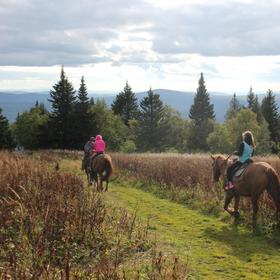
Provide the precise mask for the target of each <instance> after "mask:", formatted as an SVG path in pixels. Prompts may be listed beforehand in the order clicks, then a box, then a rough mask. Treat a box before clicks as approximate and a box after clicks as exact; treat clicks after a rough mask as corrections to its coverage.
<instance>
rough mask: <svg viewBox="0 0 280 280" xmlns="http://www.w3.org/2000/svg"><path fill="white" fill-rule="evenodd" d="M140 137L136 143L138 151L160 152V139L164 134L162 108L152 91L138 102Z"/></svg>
mask: <svg viewBox="0 0 280 280" xmlns="http://www.w3.org/2000/svg"><path fill="white" fill-rule="evenodd" d="M140 108H141V109H140V135H139V138H138V141H139V143H140V145H141V146H140V147H139V148H140V149H142V150H146V151H147V150H150V151H160V149H161V147H160V146H161V139H162V136H163V134H164V131H163V127H162V118H163V112H164V107H163V103H162V101H161V100H160V96H159V95H158V94H155V93H154V92H153V91H152V89H150V90H149V91H148V96H146V97H144V98H143V99H142V101H141V102H140Z"/></svg>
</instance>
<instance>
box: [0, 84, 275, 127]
mask: <svg viewBox="0 0 280 280" xmlns="http://www.w3.org/2000/svg"><path fill="white" fill-rule="evenodd" d="M153 91H154V92H155V93H157V94H159V95H160V98H161V100H162V101H163V102H164V103H165V104H167V105H169V106H171V107H173V108H174V109H176V110H178V111H179V112H180V113H181V114H182V116H183V117H184V118H188V113H189V110H190V106H191V105H192V104H193V99H194V96H195V92H183V91H176V90H167V89H155V90H153ZM116 95H117V94H100V93H93V92H90V93H89V97H93V98H94V99H95V100H96V99H104V100H105V102H106V103H107V104H108V105H111V103H112V102H113V100H114V99H115V97H116ZM146 95H147V92H138V93H136V96H137V98H138V101H139V102H140V101H141V100H142V99H143V97H144V96H146ZM209 95H210V101H211V103H213V104H214V110H215V114H216V119H217V121H219V122H222V121H224V117H225V114H226V111H227V109H228V107H229V102H230V100H231V98H232V96H233V95H229V94H223V93H216V92H213V93H211V92H210V93H209ZM263 96H264V94H258V97H259V101H261V100H262V98H263ZM246 98H247V95H238V96H237V99H238V100H239V102H240V103H241V105H245V104H246ZM48 99H49V92H40V93H30V92H19V91H17V92H0V108H2V109H3V114H4V115H5V116H6V117H7V118H8V120H9V121H10V122H14V121H15V119H16V117H17V114H18V113H22V112H24V111H26V110H29V109H30V108H31V107H32V106H34V104H35V103H36V101H38V102H39V103H44V104H45V106H46V108H47V109H48V110H50V109H51V104H50V102H49V101H48ZM276 100H277V104H278V106H279V107H280V95H276Z"/></svg>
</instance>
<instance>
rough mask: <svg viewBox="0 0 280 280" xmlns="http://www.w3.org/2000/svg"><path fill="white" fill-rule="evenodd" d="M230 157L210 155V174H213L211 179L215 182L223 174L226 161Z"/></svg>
mask: <svg viewBox="0 0 280 280" xmlns="http://www.w3.org/2000/svg"><path fill="white" fill-rule="evenodd" d="M230 157H231V155H230V156H228V157H224V156H223V155H215V156H214V155H211V158H212V160H213V163H212V174H213V179H214V181H215V182H218V181H219V178H220V176H221V175H222V174H224V173H225V170H226V167H227V164H228V160H229V158H230Z"/></svg>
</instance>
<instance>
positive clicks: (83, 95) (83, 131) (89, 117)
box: [73, 77, 96, 149]
mask: <svg viewBox="0 0 280 280" xmlns="http://www.w3.org/2000/svg"><path fill="white" fill-rule="evenodd" d="M90 106H91V105H90V99H89V97H88V92H87V87H86V84H85V79H84V77H82V78H81V84H80V88H79V90H78V98H77V101H76V106H75V114H74V115H75V117H74V124H75V132H76V133H75V135H74V142H73V147H74V148H76V149H81V148H82V147H83V146H84V144H85V143H86V141H88V140H89V138H90V137H91V136H92V135H94V134H95V133H96V123H95V117H94V114H93V112H92V111H91V110H90Z"/></svg>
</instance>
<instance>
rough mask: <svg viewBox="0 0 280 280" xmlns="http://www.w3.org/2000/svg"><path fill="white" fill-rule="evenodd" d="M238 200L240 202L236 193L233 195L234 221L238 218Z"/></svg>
mask: <svg viewBox="0 0 280 280" xmlns="http://www.w3.org/2000/svg"><path fill="white" fill-rule="evenodd" d="M239 202H240V195H237V194H236V195H235V196H234V212H233V214H234V218H235V221H237V220H238V219H239V218H240V213H239V212H238V208H239Z"/></svg>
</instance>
